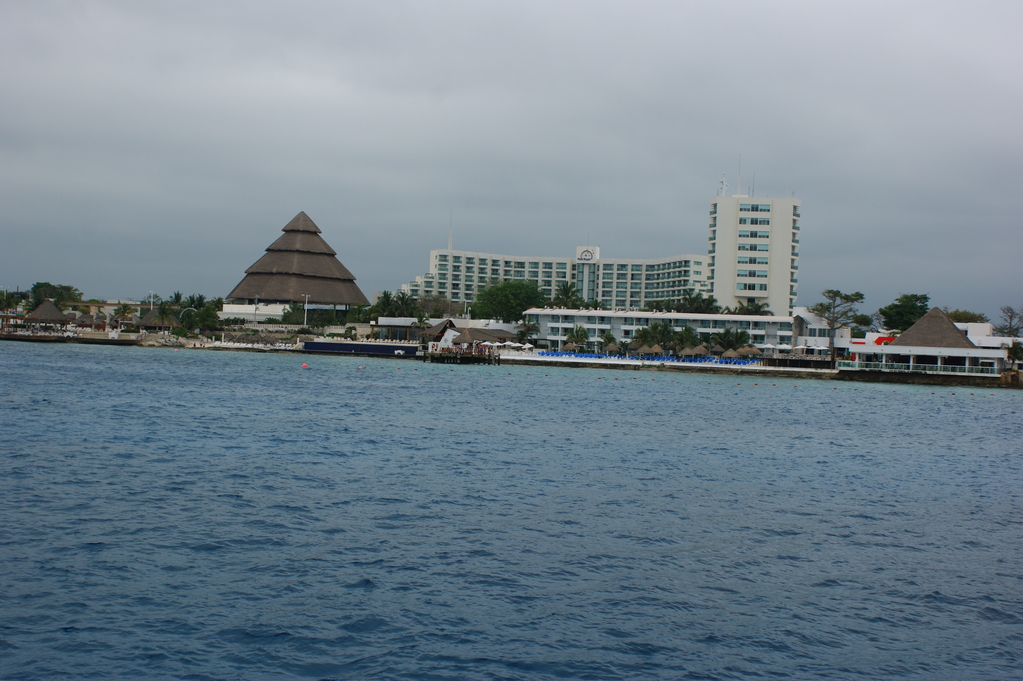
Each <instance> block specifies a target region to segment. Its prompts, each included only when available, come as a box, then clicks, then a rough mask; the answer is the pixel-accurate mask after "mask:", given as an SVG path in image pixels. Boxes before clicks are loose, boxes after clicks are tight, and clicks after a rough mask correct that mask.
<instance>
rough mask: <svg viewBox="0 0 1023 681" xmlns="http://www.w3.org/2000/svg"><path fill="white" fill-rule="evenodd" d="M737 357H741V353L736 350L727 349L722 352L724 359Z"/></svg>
mask: <svg viewBox="0 0 1023 681" xmlns="http://www.w3.org/2000/svg"><path fill="white" fill-rule="evenodd" d="M736 357H739V353H738V352H736V351H735V350H725V351H724V352H723V353H721V358H722V359H735V358H736Z"/></svg>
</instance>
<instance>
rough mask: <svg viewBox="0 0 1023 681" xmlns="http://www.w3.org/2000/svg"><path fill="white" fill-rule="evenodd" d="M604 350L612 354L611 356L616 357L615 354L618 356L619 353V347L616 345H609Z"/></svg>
mask: <svg viewBox="0 0 1023 681" xmlns="http://www.w3.org/2000/svg"><path fill="white" fill-rule="evenodd" d="M604 350H605V351H606V352H607V353H608V354H611V355H615V354H617V353H618V345H617V344H616V343H608V344H607V347H606V348H604Z"/></svg>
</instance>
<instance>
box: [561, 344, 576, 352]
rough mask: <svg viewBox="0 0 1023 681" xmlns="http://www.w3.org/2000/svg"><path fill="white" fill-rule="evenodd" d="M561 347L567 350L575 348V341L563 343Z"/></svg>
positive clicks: (570, 350)
mask: <svg viewBox="0 0 1023 681" xmlns="http://www.w3.org/2000/svg"><path fill="white" fill-rule="evenodd" d="M561 349H562V350H567V351H568V352H572V351H573V350H575V343H565V344H564V345H562V346H561Z"/></svg>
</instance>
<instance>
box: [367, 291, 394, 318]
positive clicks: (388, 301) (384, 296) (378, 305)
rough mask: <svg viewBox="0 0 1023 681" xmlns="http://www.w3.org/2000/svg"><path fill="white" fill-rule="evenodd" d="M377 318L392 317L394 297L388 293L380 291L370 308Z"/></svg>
mask: <svg viewBox="0 0 1023 681" xmlns="http://www.w3.org/2000/svg"><path fill="white" fill-rule="evenodd" d="M370 310H371V311H372V312H374V313H375V314H376V315H377V317H393V316H394V296H393V295H392V294H391V292H390V291H381V292H380V296H379V297H378V298H377V302H375V303H374V304H373V307H371V308H370Z"/></svg>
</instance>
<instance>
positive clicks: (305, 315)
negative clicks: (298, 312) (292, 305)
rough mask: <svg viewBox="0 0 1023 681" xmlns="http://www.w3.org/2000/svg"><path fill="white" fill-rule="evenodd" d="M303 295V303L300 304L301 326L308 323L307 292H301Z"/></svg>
mask: <svg viewBox="0 0 1023 681" xmlns="http://www.w3.org/2000/svg"><path fill="white" fill-rule="evenodd" d="M302 295H303V296H305V303H304V304H303V306H302V326H308V325H309V294H308V293H303V294H302Z"/></svg>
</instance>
